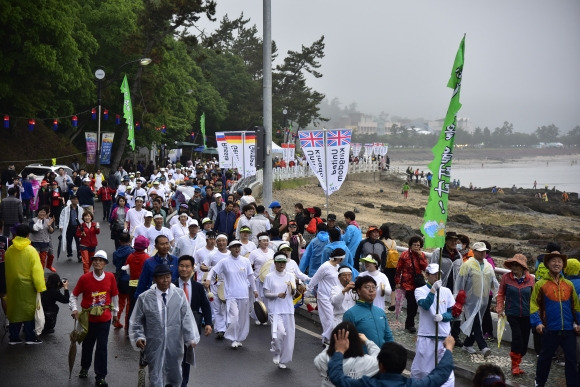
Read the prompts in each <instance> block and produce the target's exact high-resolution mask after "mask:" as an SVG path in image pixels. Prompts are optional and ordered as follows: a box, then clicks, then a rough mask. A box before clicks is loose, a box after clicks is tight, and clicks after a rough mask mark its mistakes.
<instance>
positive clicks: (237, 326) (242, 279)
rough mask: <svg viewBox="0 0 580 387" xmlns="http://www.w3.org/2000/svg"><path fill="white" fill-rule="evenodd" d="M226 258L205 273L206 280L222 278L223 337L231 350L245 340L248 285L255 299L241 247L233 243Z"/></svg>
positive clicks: (248, 312)
mask: <svg viewBox="0 0 580 387" xmlns="http://www.w3.org/2000/svg"><path fill="white" fill-rule="evenodd" d="M228 248H229V249H230V256H229V257H228V258H226V259H222V260H221V261H219V262H218V263H217V265H215V266H214V267H213V268H212V269H211V270H210V271H209V275H208V277H209V278H212V277H213V275H214V274H217V275H218V276H223V278H224V283H225V297H226V323H227V328H226V332H225V335H224V337H225V338H226V339H228V340H231V342H232V348H234V349H236V348H238V347H241V346H242V341H244V340H245V339H246V337H248V333H249V332H250V303H249V299H248V283H249V284H250V287H251V288H252V291H253V292H254V297H256V298H258V292H257V291H256V284H255V283H254V281H252V280H253V279H254V271H253V270H252V265H250V261H249V260H248V259H246V258H244V257H242V256H241V255H240V250H241V248H242V244H241V243H240V241H237V240H233V241H231V242H230V244H229V245H228ZM203 284H204V286H205V287H206V289H207V288H209V282H208V281H205V282H204V283H203Z"/></svg>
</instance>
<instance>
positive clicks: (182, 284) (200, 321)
mask: <svg viewBox="0 0 580 387" xmlns="http://www.w3.org/2000/svg"><path fill="white" fill-rule="evenodd" d="M178 262H179V266H178V271H179V279H178V280H177V281H174V282H173V284H174V285H175V286H176V287H178V288H180V289H183V293H184V294H185V298H187V301H188V302H189V306H190V307H191V312H192V313H193V317H194V320H195V324H196V326H197V330H198V331H199V332H200V333H201V332H203V333H204V335H205V336H209V335H211V332H212V327H211V324H212V316H211V305H210V304H209V300H208V299H207V295H206V293H205V289H204V288H203V285H201V284H200V283H198V282H196V281H195V280H194V279H193V274H194V267H195V260H194V259H193V257H192V256H191V255H182V256H181V257H179V261H178ZM186 360H187V353H186V354H184V357H183V361H182V362H181V374H182V376H183V381H182V382H181V387H187V383H188V382H189V371H190V365H189V363H187V361H186Z"/></svg>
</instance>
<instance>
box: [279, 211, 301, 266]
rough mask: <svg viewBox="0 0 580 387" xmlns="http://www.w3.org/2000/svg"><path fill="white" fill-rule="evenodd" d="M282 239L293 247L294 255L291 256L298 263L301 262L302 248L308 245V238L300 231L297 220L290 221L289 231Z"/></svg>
mask: <svg viewBox="0 0 580 387" xmlns="http://www.w3.org/2000/svg"><path fill="white" fill-rule="evenodd" d="M282 240H283V241H286V242H288V244H289V245H290V247H291V248H292V255H291V256H290V258H292V260H293V261H294V262H295V263H296V264H299V263H300V250H301V249H304V247H306V240H305V239H304V237H303V236H302V234H300V233H299V232H298V225H297V224H296V221H294V220H291V221H290V222H288V232H287V233H284V235H282Z"/></svg>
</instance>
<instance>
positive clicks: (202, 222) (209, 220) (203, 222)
mask: <svg viewBox="0 0 580 387" xmlns="http://www.w3.org/2000/svg"><path fill="white" fill-rule="evenodd" d="M206 223H213V220H211V219H210V218H203V220H202V221H201V224H206Z"/></svg>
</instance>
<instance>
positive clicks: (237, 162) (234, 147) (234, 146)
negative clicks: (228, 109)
mask: <svg viewBox="0 0 580 387" xmlns="http://www.w3.org/2000/svg"><path fill="white" fill-rule="evenodd" d="M224 135H225V137H226V143H227V144H228V150H229V152H230V158H231V159H232V168H236V169H237V170H238V172H239V173H242V168H243V165H242V132H225V133H224ZM242 177H243V176H242Z"/></svg>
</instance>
